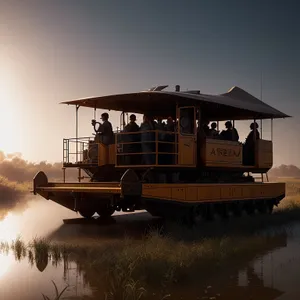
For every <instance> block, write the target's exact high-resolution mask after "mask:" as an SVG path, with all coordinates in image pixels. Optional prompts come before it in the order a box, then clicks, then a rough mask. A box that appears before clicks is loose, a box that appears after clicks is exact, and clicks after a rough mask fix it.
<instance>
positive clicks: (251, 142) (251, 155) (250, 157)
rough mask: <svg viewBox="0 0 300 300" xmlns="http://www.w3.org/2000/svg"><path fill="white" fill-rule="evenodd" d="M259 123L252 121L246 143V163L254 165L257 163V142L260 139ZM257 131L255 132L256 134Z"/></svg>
mask: <svg viewBox="0 0 300 300" xmlns="http://www.w3.org/2000/svg"><path fill="white" fill-rule="evenodd" d="M257 128H258V124H257V123H256V122H255V123H251V125H250V130H251V131H250V132H249V134H248V136H247V138H246V142H245V145H244V164H245V165H250V166H253V165H254V164H255V143H256V140H259V139H260V135H259V131H258V130H257ZM254 132H255V134H254Z"/></svg>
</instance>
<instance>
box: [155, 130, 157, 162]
mask: <svg viewBox="0 0 300 300" xmlns="http://www.w3.org/2000/svg"><path fill="white" fill-rule="evenodd" d="M155 139H156V141H155V164H156V165H158V131H157V130H156V131H155Z"/></svg>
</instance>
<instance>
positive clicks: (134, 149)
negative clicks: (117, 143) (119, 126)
mask: <svg viewBox="0 0 300 300" xmlns="http://www.w3.org/2000/svg"><path fill="white" fill-rule="evenodd" d="M129 119H130V122H129V123H128V124H127V125H126V126H125V127H124V132H126V133H127V132H128V133H127V134H124V135H123V136H124V137H125V139H124V140H125V142H126V143H128V144H125V145H124V148H125V149H124V152H125V153H139V152H140V148H141V147H140V144H139V143H138V142H140V140H141V139H140V134H138V133H137V132H138V131H139V130H140V128H139V125H137V124H136V115H134V114H132V115H130V117H129ZM129 132H132V133H133V134H129ZM126 161H128V164H133V165H137V164H138V162H139V160H138V155H137V154H130V155H128V156H127V157H126Z"/></svg>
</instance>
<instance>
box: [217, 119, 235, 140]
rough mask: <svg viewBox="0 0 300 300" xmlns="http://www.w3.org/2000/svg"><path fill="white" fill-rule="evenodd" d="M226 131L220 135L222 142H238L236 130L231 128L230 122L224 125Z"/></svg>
mask: <svg viewBox="0 0 300 300" xmlns="http://www.w3.org/2000/svg"><path fill="white" fill-rule="evenodd" d="M225 127H226V130H223V131H222V132H221V134H220V137H221V139H222V140H227V141H235V142H238V140H239V134H238V132H237V130H236V129H235V128H234V127H233V126H232V123H231V122H230V121H227V122H226V123H225Z"/></svg>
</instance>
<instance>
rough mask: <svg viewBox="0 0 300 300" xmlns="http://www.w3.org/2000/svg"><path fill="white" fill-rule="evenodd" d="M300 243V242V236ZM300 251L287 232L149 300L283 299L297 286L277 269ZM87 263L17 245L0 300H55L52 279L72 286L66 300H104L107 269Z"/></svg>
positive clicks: (78, 255)
mask: <svg viewBox="0 0 300 300" xmlns="http://www.w3.org/2000/svg"><path fill="white" fill-rule="evenodd" d="M299 228H300V227H299V225H297V226H295V230H294V231H293V232H294V234H295V232H297V234H298V233H300V231H299ZM297 238H300V234H299V236H296V239H297ZM2 246H3V245H2ZM38 247H39V248H38ZM299 250H300V244H299V240H298V242H297V241H296V240H295V237H289V238H288V239H287V235H286V234H283V233H281V234H280V235H275V236H274V237H272V238H270V239H269V243H268V244H267V245H263V247H262V249H259V250H257V251H253V252H251V253H249V254H248V255H246V256H245V257H240V258H237V259H236V260H234V261H233V262H232V263H230V264H229V265H228V266H227V267H226V268H225V269H224V268H222V269H220V270H214V271H213V272H211V270H199V277H198V278H195V281H194V282H193V284H192V285H185V284H181V282H178V283H177V284H175V285H172V286H171V287H168V288H166V287H165V288H162V287H159V288H158V289H157V288H156V289H153V290H152V289H151V288H150V289H148V293H147V295H146V297H145V298H143V299H161V297H158V296H157V295H158V294H160V295H161V296H163V295H166V294H170V297H169V298H168V299H211V300H212V299H226V300H227V299H228V300H229V299H264V300H268V299H270V300H271V299H272V300H274V299H279V298H278V297H280V296H284V295H285V293H286V292H287V291H289V290H291V287H290V286H284V285H282V284H281V285H280V284H279V285H278V284H277V283H276V282H277V281H278V280H279V281H280V280H281V277H282V274H280V273H278V272H276V271H274V270H276V268H280V266H281V265H280V264H282V263H285V264H287V261H288V260H289V257H290V254H291V253H292V254H293V256H294V257H296V259H298V260H299V259H300V251H299ZM16 253H17V254H16ZM271 255H273V257H274V256H276V259H275V260H274V259H273V261H272V264H271V266H272V268H271V269H270V256H271ZM257 256H259V258H258V259H256V257H257ZM85 258H86V257H83V255H82V252H80V251H79V252H76V248H74V249H73V251H64V249H61V248H60V251H59V249H58V248H57V249H56V248H55V247H54V248H53V249H49V248H47V247H46V246H45V244H44V246H43V244H42V243H41V242H40V243H39V244H36V245H35V244H34V243H33V244H32V249H27V250H24V249H22V245H19V246H14V247H13V252H12V251H7V249H6V250H5V249H4V250H3V251H2V253H1V254H0V265H1V268H0V270H1V272H0V298H1V299H7V300H12V299H18V298H19V297H20V295H23V296H22V299H25V300H27V299H42V298H41V297H40V296H41V293H44V294H47V295H48V296H49V297H51V295H52V296H54V290H53V286H52V285H51V280H54V282H55V283H57V285H58V288H59V290H62V289H63V288H64V287H65V286H66V284H67V285H69V287H68V289H67V290H66V292H65V294H64V297H66V298H65V299H71V298H70V297H75V296H76V297H83V296H90V297H92V299H104V292H108V287H107V286H105V285H104V283H103V281H102V279H101V276H100V273H101V270H99V269H95V267H94V265H93V263H92V262H90V263H88V262H87V260H86V259H85ZM280 258H281V259H280ZM270 270H271V271H272V272H271V273H270ZM295 270H296V269H295ZM297 272H298V273H297ZM297 272H296V273H295V274H293V275H294V276H299V275H300V270H297ZM25 274H26V275H25ZM270 275H272V276H275V277H277V278H278V279H277V281H276V280H274V279H273V284H270V282H268V279H269V278H268V277H269V276H270ZM266 282H267V283H266ZM274 282H275V284H274ZM297 288H298V287H297V286H296V289H297ZM12 290H13V291H12ZM17 290H18V291H19V292H17ZM158 291H159V292H158ZM297 291H298V292H299V291H300V289H297ZM18 293H19V294H18ZM24 295H26V297H24ZM4 296H5V297H4ZM72 299H73V298H72ZM74 299H75V298H74ZM78 299H79V298H78ZM81 299H82V298H81ZM115 299H116V298H115ZM280 299H284V298H280ZM287 299H293V298H291V297H290V298H287ZM295 299H297V298H295Z"/></svg>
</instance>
